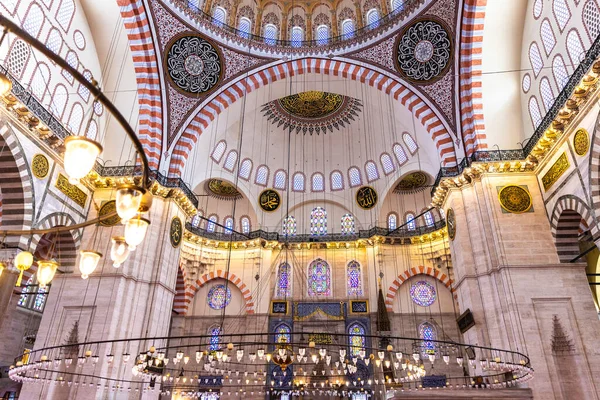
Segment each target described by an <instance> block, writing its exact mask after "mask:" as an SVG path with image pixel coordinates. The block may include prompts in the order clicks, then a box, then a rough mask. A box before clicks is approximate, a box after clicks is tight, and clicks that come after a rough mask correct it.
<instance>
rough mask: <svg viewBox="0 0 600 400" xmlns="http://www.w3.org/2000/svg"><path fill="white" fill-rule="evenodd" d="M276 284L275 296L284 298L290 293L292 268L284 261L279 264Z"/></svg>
mask: <svg viewBox="0 0 600 400" xmlns="http://www.w3.org/2000/svg"><path fill="white" fill-rule="evenodd" d="M276 285H277V286H276V287H275V297H278V298H285V297H289V296H291V295H292V268H291V267H290V264H288V263H286V262H284V263H281V264H279V269H278V271H277V281H276Z"/></svg>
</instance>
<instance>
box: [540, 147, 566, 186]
mask: <svg viewBox="0 0 600 400" xmlns="http://www.w3.org/2000/svg"><path fill="white" fill-rule="evenodd" d="M568 169H569V159H568V158H567V153H564V152H563V153H562V154H561V155H560V157H558V158H557V159H556V161H555V162H554V164H552V166H551V167H550V169H549V170H548V172H546V173H545V174H544V176H543V177H542V185H544V190H546V191H547V190H548V189H550V187H551V186H552V185H554V183H556V181H557V180H558V178H560V177H561V175H562V174H564V173H565V171H566V170H568Z"/></svg>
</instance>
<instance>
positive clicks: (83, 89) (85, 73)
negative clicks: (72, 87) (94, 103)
mask: <svg viewBox="0 0 600 400" xmlns="http://www.w3.org/2000/svg"><path fill="white" fill-rule="evenodd" d="M83 76H84V77H85V79H87V81H88V82H90V83H91V82H92V73H91V72H90V71H89V70H87V69H86V70H85V71H83ZM77 93H78V94H79V96H81V98H82V99H83V100H84V101H85V102H86V103H87V102H88V101H89V100H90V91H89V90H88V89H87V88H86V87H85V86H83V85H82V84H79V87H78V88H77Z"/></svg>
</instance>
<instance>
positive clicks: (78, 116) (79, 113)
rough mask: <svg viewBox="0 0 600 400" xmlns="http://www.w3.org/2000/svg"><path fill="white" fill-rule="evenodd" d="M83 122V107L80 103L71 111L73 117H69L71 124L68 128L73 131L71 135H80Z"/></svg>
mask: <svg viewBox="0 0 600 400" xmlns="http://www.w3.org/2000/svg"><path fill="white" fill-rule="evenodd" d="M81 122H83V107H82V106H81V104H79V103H75V104H73V108H72V109H71V115H70V116H69V122H68V123H67V127H68V128H69V130H70V131H71V133H74V134H76V135H77V134H79V130H80V129H81Z"/></svg>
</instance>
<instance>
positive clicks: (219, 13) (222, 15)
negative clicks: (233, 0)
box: [213, 7, 227, 26]
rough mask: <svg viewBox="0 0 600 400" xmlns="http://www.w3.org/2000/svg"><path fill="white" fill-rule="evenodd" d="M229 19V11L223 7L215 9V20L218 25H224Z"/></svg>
mask: <svg viewBox="0 0 600 400" xmlns="http://www.w3.org/2000/svg"><path fill="white" fill-rule="evenodd" d="M225 21H227V11H225V9H224V8H223V7H215V11H213V22H214V23H215V25H217V26H223V25H224V24H225Z"/></svg>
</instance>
